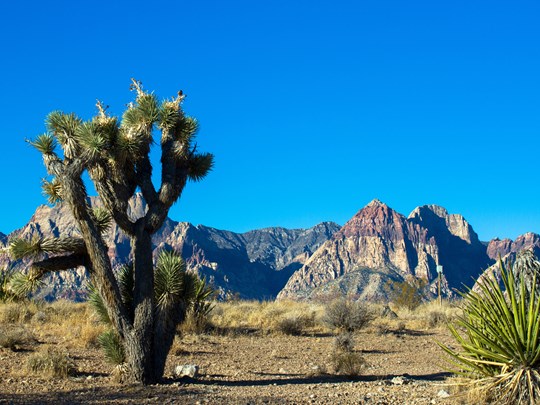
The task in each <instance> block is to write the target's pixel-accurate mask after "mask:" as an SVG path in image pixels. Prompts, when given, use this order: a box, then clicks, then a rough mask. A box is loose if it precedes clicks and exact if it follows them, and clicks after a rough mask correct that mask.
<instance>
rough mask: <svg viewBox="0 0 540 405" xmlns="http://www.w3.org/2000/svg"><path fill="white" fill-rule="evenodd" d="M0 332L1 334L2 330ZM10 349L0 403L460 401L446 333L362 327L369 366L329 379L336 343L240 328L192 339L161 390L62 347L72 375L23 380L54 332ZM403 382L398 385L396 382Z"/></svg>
mask: <svg viewBox="0 0 540 405" xmlns="http://www.w3.org/2000/svg"><path fill="white" fill-rule="evenodd" d="M0 327H5V326H2V325H0ZM38 340H39V342H34V343H30V344H26V345H23V346H21V347H19V348H18V349H17V351H12V350H9V349H0V404H11V403H13V404H19V403H25V404H27V403H58V404H63V403H70V404H77V403H104V404H105V403H107V404H278V403H279V404H444V403H447V404H448V403H457V402H460V401H461V400H459V399H458V398H456V396H455V395H451V396H450V397H449V398H443V397H442V396H444V393H443V392H441V390H444V391H446V392H450V393H451V392H452V389H451V388H449V387H448V386H446V385H445V383H448V378H449V374H447V373H445V372H444V371H443V370H444V367H445V362H444V359H443V355H442V351H441V350H440V349H439V347H438V346H437V344H436V343H435V341H441V342H444V343H448V344H449V343H451V342H452V340H451V338H450V337H449V334H448V332H446V331H445V330H444V329H435V330H428V331H426V330H409V329H407V330H405V331H402V332H400V333H397V332H396V333H386V334H384V335H380V334H379V333H378V332H377V330H376V328H374V327H372V328H368V329H367V330H365V331H361V332H359V333H357V334H356V335H355V341H356V345H355V347H354V351H355V352H357V353H361V354H362V356H363V357H364V359H365V361H366V365H365V367H364V368H363V371H362V375H361V376H359V377H356V378H348V377H344V376H340V375H336V373H334V372H333V366H332V364H333V363H332V353H333V346H334V336H333V335H330V334H312V335H309V334H308V335H304V336H286V335H277V334H270V335H269V334H265V333H263V332H260V331H252V332H249V331H244V332H241V333H228V334H225V335H218V334H207V335H198V336H196V335H189V336H184V337H183V338H181V339H179V342H177V344H176V345H175V348H174V350H173V352H172V353H171V355H170V356H169V362H168V365H167V372H166V375H167V376H168V379H167V380H166V381H164V383H163V384H159V385H155V386H150V387H141V386H129V385H121V384H118V383H115V382H114V381H113V378H112V377H111V371H112V369H113V367H112V366H111V365H109V364H107V363H106V362H105V361H104V359H103V356H102V354H101V352H100V350H99V349H80V348H72V349H69V348H68V352H69V355H70V356H71V357H72V358H73V360H74V363H75V366H76V368H77V372H76V374H75V376H74V377H70V378H67V379H54V378H44V377H40V376H35V375H32V374H29V372H28V371H26V370H25V368H24V364H25V362H26V359H27V357H28V356H29V355H31V353H33V352H34V351H36V350H38V349H39V346H41V345H53V346H54V345H56V346H58V347H62V342H61V341H59V339H58V338H56V337H55V336H53V335H45V336H43V337H40V339H38ZM181 364H196V365H198V366H199V367H200V375H199V376H198V377H197V378H196V379H192V380H186V379H177V378H174V377H173V370H174V367H175V366H176V365H181ZM400 376H401V377H403V378H395V377H400Z"/></svg>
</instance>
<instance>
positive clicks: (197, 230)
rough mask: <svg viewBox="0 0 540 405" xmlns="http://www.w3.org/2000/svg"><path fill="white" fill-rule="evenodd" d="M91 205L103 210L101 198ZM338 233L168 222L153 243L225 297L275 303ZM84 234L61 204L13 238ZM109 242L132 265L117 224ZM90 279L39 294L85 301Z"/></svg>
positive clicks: (117, 260) (43, 209)
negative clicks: (296, 273) (235, 228)
mask: <svg viewBox="0 0 540 405" xmlns="http://www.w3.org/2000/svg"><path fill="white" fill-rule="evenodd" d="M89 202H90V204H91V205H97V206H99V205H100V202H99V200H98V199H95V198H92V199H91V200H90V201H89ZM145 211H146V205H145V204H144V200H143V199H142V197H141V196H140V195H137V196H135V198H133V199H132V200H131V201H130V209H129V215H130V217H131V218H132V219H137V218H140V217H141V216H142V215H144V212H145ZM338 229H339V226H338V225H336V224H333V223H322V224H319V225H317V226H315V227H313V228H310V229H307V230H303V229H295V230H288V229H284V228H267V229H262V230H255V231H250V232H246V233H244V234H237V233H234V232H229V231H221V230H218V229H214V228H209V227H205V226H202V225H199V226H193V225H191V224H189V223H178V222H175V221H173V220H171V219H169V218H167V220H166V221H165V223H164V225H163V226H162V228H161V229H160V230H159V231H158V232H157V233H156V234H155V235H154V236H153V237H152V242H153V246H154V256H156V255H157V252H158V251H159V250H160V249H164V248H173V249H177V250H178V251H179V252H181V254H182V257H184V259H185V260H186V263H187V267H188V270H191V271H196V272H198V273H200V274H201V275H202V276H204V277H206V278H207V279H208V280H209V281H210V282H211V283H212V284H213V285H214V286H215V288H216V289H217V290H218V292H219V294H220V296H221V297H224V296H226V295H227V294H238V295H239V296H240V297H243V298H249V299H262V298H267V299H272V298H274V297H275V296H276V295H277V293H278V292H279V291H280V290H281V288H282V287H283V286H284V285H285V283H286V281H287V279H288V278H289V277H290V275H291V274H292V272H293V271H294V270H296V269H298V268H300V267H301V266H302V265H303V263H304V262H305V260H306V258H307V257H308V256H309V255H310V254H311V253H312V252H313V251H314V250H316V249H317V248H318V247H319V246H320V245H321V244H322V243H323V242H324V241H326V240H327V239H328V238H329V237H330V236H331V235H332V233H333V232H335V231H336V230H338ZM78 234H79V232H78V230H77V227H76V226H75V223H74V220H73V218H72V216H71V214H70V212H69V210H68V208H67V207H66V206H64V205H62V204H59V205H57V206H55V207H49V206H40V207H38V209H37V210H36V212H35V213H34V215H33V216H32V218H31V219H30V221H29V223H28V224H27V225H26V226H24V227H23V228H21V229H19V230H17V231H15V232H12V233H11V234H10V235H9V237H14V236H18V237H22V238H25V239H28V240H30V239H32V238H34V237H42V236H50V235H53V236H59V235H78ZM105 239H106V243H107V244H108V246H109V256H110V258H111V260H112V263H113V265H115V266H116V265H120V264H122V263H126V262H127V261H129V254H130V246H129V239H128V238H127V237H126V235H124V233H123V232H122V231H121V230H120V229H119V228H118V227H117V226H116V225H113V226H112V227H111V230H110V231H109V232H108V234H107V236H106V238H105ZM0 241H1V239H0ZM29 264H30V263H29V262H28V261H19V262H15V263H11V262H10V261H9V259H8V258H7V257H5V256H2V255H0V265H12V266H15V267H18V268H21V269H24V268H25V267H27V266H28V265H29ZM86 279H87V274H86V272H85V270H84V269H83V268H79V269H75V270H72V271H69V272H59V273H54V274H51V275H49V276H48V277H47V278H46V279H45V287H44V288H43V289H42V290H41V291H40V292H39V297H42V298H45V299H54V298H69V299H76V300H77V299H82V298H83V297H84V296H85V294H86Z"/></svg>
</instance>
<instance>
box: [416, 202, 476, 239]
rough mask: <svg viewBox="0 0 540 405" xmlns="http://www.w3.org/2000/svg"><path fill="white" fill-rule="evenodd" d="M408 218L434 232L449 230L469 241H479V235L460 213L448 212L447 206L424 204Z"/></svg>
mask: <svg viewBox="0 0 540 405" xmlns="http://www.w3.org/2000/svg"><path fill="white" fill-rule="evenodd" d="M408 220H410V221H412V222H413V223H418V224H420V225H422V226H423V227H424V228H427V229H430V230H432V231H433V232H432V234H433V233H439V232H441V231H443V232H444V231H445V230H448V231H449V232H450V233H451V234H452V235H453V236H455V237H458V238H460V239H461V240H463V241H465V242H467V243H469V244H476V243H479V240H478V235H477V234H476V232H474V230H473V229H472V227H471V226H470V225H469V223H468V222H467V221H466V220H465V218H463V216H462V215H460V214H448V211H447V210H446V208H444V207H441V206H439V205H434V204H430V205H423V206H421V207H416V208H415V209H414V210H413V211H412V212H411V213H410V215H409V217H408Z"/></svg>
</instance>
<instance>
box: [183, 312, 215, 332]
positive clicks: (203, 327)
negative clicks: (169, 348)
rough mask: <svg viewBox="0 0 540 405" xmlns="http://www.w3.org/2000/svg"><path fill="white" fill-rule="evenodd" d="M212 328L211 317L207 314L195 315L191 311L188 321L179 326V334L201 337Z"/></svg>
mask: <svg viewBox="0 0 540 405" xmlns="http://www.w3.org/2000/svg"><path fill="white" fill-rule="evenodd" d="M211 328H212V323H211V322H210V317H209V316H208V315H207V314H199V315H198V314H195V313H194V312H192V311H190V312H188V313H187V314H186V319H184V322H182V323H181V324H180V325H178V332H179V333H180V334H182V335H199V334H201V333H205V332H208V331H209V330H210V329H211Z"/></svg>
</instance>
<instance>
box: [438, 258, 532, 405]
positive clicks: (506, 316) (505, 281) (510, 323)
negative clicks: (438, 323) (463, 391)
mask: <svg viewBox="0 0 540 405" xmlns="http://www.w3.org/2000/svg"><path fill="white" fill-rule="evenodd" d="M531 254H532V253H530V252H529V253H524V256H530V255H531ZM518 260H519V256H518ZM519 263H520V265H518V261H516V263H515V264H514V265H512V263H510V264H509V265H508V266H507V267H505V266H504V264H503V263H502V262H500V269H501V283H499V282H498V281H497V280H496V279H495V277H493V276H492V277H484V278H483V279H482V280H481V281H480V282H479V283H478V286H479V290H478V291H472V290H469V291H468V292H467V293H466V294H464V304H463V316H460V317H458V318H457V320H456V321H455V322H454V324H452V325H450V331H451V333H452V335H453V336H454V338H455V339H456V341H457V343H458V344H459V346H461V349H459V351H458V350H454V349H453V348H451V347H449V346H445V345H442V344H441V345H440V346H441V347H442V348H443V349H444V350H445V351H446V353H448V354H449V355H450V360H451V362H452V363H453V364H454V366H457V369H456V370H454V372H455V373H458V374H460V375H462V376H464V377H466V380H465V381H467V383H466V384H467V386H468V388H469V389H470V392H472V393H474V395H475V397H478V396H479V394H480V397H481V398H483V399H484V400H485V401H488V402H493V403H501V404H531V405H532V404H538V403H540V300H539V298H540V297H539V292H538V287H537V280H536V278H537V276H536V271H534V272H533V274H534V275H532V276H531V272H530V270H531V269H530V265H531V263H533V262H532V261H531V260H521V261H520V262H519ZM523 264H525V265H523ZM534 266H535V267H536V269H538V268H540V263H538V262H536V263H535V264H534ZM527 273H529V279H527V280H525V279H524V277H523V275H524V274H527ZM530 278H532V284H531V279H530ZM527 284H528V285H529V286H531V285H532V288H528V287H527V286H526V285H527Z"/></svg>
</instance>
